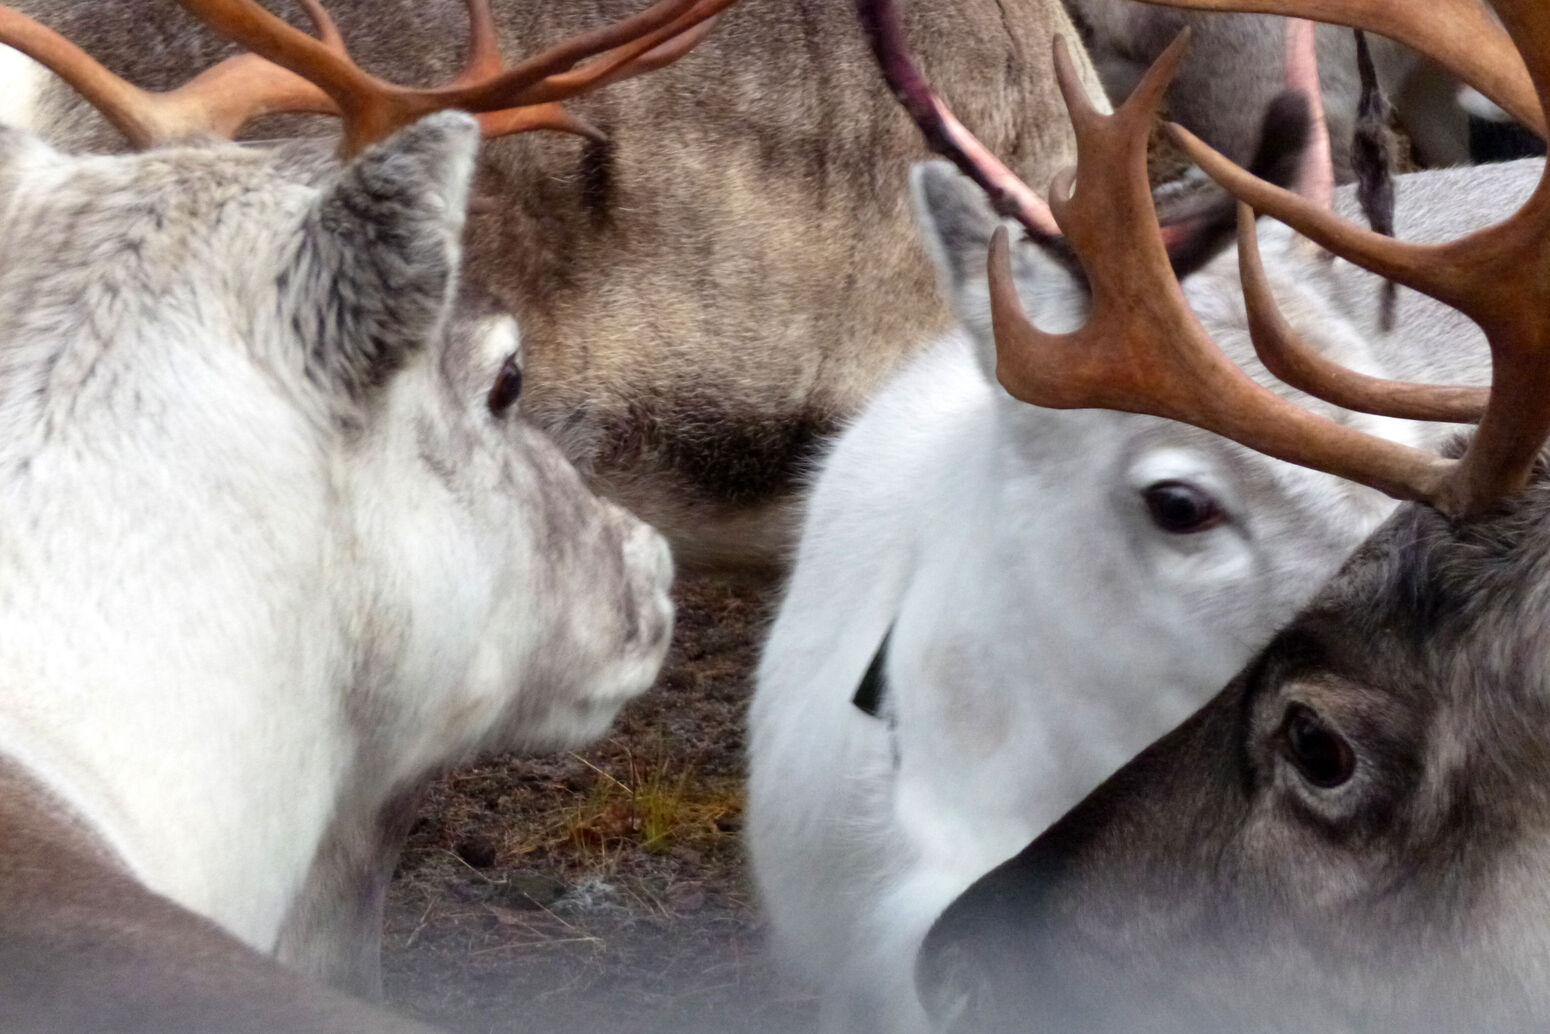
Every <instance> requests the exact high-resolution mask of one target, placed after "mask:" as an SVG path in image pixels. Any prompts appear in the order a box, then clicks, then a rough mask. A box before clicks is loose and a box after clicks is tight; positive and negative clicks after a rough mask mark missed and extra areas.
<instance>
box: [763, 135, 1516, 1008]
mask: <svg viewBox="0 0 1550 1034" xmlns="http://www.w3.org/2000/svg"><path fill="white" fill-rule="evenodd" d="M1539 168H1540V166H1539V165H1538V164H1537V163H1534V162H1528V163H1517V164H1514V165H1509V166H1502V167H1499V168H1496V169H1490V170H1479V169H1477V170H1467V171H1458V172H1452V171H1450V172H1436V173H1425V174H1416V175H1412V176H1408V177H1404V178H1402V179H1401V181H1400V184H1401V186H1400V193H1399V201H1400V208H1399V222H1400V228H1401V232H1402V233H1404V234H1405V235H1407V236H1408V237H1411V238H1412V239H1422V240H1437V239H1446V238H1451V237H1454V236H1457V235H1459V234H1460V233H1462V232H1465V231H1466V230H1468V229H1472V228H1476V227H1479V226H1482V225H1485V224H1486V223H1488V222H1489V221H1491V219H1492V217H1493V216H1495V215H1499V214H1500V213H1501V212H1503V211H1507V210H1510V206H1512V205H1513V204H1516V203H1517V202H1518V201H1520V200H1521V199H1522V197H1524V196H1526V194H1527V193H1528V191H1529V189H1530V188H1531V187H1532V185H1533V183H1534V180H1535V179H1536V177H1537V174H1538V169H1539ZM965 182H966V181H961V180H958V179H957V178H956V177H954V176H953V175H952V174H951V173H944V172H943V171H942V170H941V169H940V168H939V167H926V171H924V172H922V173H921V174H920V177H919V184H920V190H919V193H920V207H921V208H922V210H923V222H924V224H925V229H926V236H927V238H928V241H930V242H931V243H932V246H933V250H934V252H935V253H936V254H937V256H938V263H939V265H940V266H941V267H942V269H943V280H944V284H945V286H946V289H947V291H948V293H949V294H950V295H951V296H952V297H953V298H954V301H955V305H956V308H957V309H958V311H959V312H960V313H961V314H962V325H963V329H962V330H961V331H960V332H958V333H957V334H954V335H951V336H949V337H947V338H945V339H943V340H942V341H940V342H939V343H938V344H937V345H936V346H935V347H934V348H932V349H931V350H929V351H928V352H927V353H925V354H924V355H923V356H922V357H921V358H920V359H919V360H917V361H916V362H915V363H914V364H912V365H911V366H910V367H908V368H907V369H906V370H905V371H904V372H903V373H901V374H900V375H899V376H898V377H897V378H896V379H895V380H894V381H892V382H891V383H890V384H889V385H888V386H886V387H885V388H884V389H883V390H882V391H881V392H880V393H879V395H878V396H877V398H876V399H875V400H874V401H873V403H872V404H871V405H869V407H868V408H867V409H866V410H865V411H864V412H863V414H862V415H861V417H860V418H858V420H857V421H856V422H855V423H854V424H853V425H852V426H851V427H850V428H849V429H848V430H847V431H846V433H845V434H844V436H842V438H841V439H840V440H839V442H838V443H837V445H836V446H835V449H834V450H833V452H832V453H831V454H830V455H829V457H828V459H827V461H826V463H825V466H824V467H823V470H822V473H821V474H820V476H819V478H818V480H817V482H816V484H815V487H814V492H813V497H812V503H811V510H810V513H809V516H808V519H807V525H806V529H805V532H804V535H803V539H802V543H801V546H800V549H799V552H798V557H797V564H796V568H795V571H794V573H793V576H792V579H791V583H790V586H789V588H788V590H787V594H786V596H785V598H784V600H783V603H782V606H781V610H780V614H779V617H778V618H777V620H776V622H775V625H774V627H773V629H772V631H771V635H770V639H769V642H768V645H767V646H766V649H765V652H764V656H763V660H762V662H761V666H760V670H759V675H758V688H757V693H756V697H755V701H754V705H753V712H752V739H751V788H750V798H751V799H750V809H751V815H750V837H751V844H752V852H753V861H754V868H755V874H756V877H757V880H758V884H759V888H760V890H761V893H762V897H763V899H764V902H765V904H766V905H767V907H768V908H769V910H770V913H771V917H772V923H773V927H774V932H775V936H776V940H777V943H778V946H779V947H780V948H781V949H782V951H783V954H785V955H786V956H787V957H788V958H789V959H790V960H792V961H793V962H794V963H795V964H796V965H797V966H798V967H799V969H800V970H801V971H803V972H804V973H805V975H806V976H807V977H808V978H809V979H811V980H812V981H813V982H814V983H816V984H817V985H818V986H820V987H821V988H823V989H824V991H825V996H826V999H825V1005H826V1008H827V1010H828V1012H829V1016H828V1024H829V1027H830V1029H834V1030H842V1029H844V1030H861V1029H887V1030H918V1029H923V1027H924V1024H925V1017H924V1014H923V1013H922V1012H921V1011H920V1009H919V1006H918V1005H917V1004H916V1000H915V996H914V993H913V986H912V984H913V981H912V967H913V958H914V955H915V950H916V948H917V947H918V945H919V943H920V940H921V938H922V937H923V936H924V934H925V931H926V929H927V928H928V927H929V925H930V923H931V921H932V919H933V918H934V917H935V916H936V915H937V914H938V913H939V912H940V911H941V909H942V908H944V907H946V906H947V905H948V904H949V903H950V902H951V901H952V900H953V898H955V897H956V896H957V895H958V894H959V893H960V892H961V891H962V890H963V889H964V888H966V887H967V886H968V885H969V884H970V883H971V882H972V881H973V880H975V879H976V878H977V877H978V876H979V875H981V874H983V873H984V872H986V871H988V870H989V869H990V868H991V867H993V866H994V865H996V864H997V863H998V862H1000V861H1001V860H1003V859H1005V858H1007V857H1009V856H1010V854H1011V853H1013V852H1015V851H1017V850H1018V849H1019V848H1020V847H1021V846H1022V845H1024V844H1026V843H1027V841H1028V839H1029V838H1031V837H1032V836H1033V835H1035V834H1036V833H1037V832H1038V831H1039V830H1041V829H1043V828H1044V827H1045V826H1047V825H1048V824H1049V823H1051V822H1053V821H1054V820H1055V819H1057V818H1058V817H1059V816H1060V815H1061V814H1062V813H1063V812H1064V811H1065V810H1066V809H1067V808H1069V807H1070V806H1071V805H1072V804H1073V803H1074V802H1076V801H1078V800H1080V799H1081V797H1082V795H1083V794H1085V793H1086V792H1087V791H1088V790H1090V789H1091V788H1092V787H1093V786H1095V785H1097V784H1098V782H1100V781H1101V780H1102V779H1103V778H1104V777H1105V776H1106V775H1108V774H1109V773H1110V772H1112V771H1113V770H1114V769H1115V768H1116V767H1117V766H1119V765H1120V764H1122V763H1123V762H1124V761H1125V760H1126V759H1128V758H1129V757H1132V756H1133V755H1134V753H1135V752H1136V751H1137V750H1139V749H1140V748H1141V747H1142V746H1144V745H1145V744H1146V743H1148V742H1150V741H1151V740H1152V739H1154V738H1155V737H1156V736H1157V735H1159V734H1161V733H1162V732H1163V731H1165V730H1166V729H1168V728H1170V727H1172V725H1173V724H1175V723H1177V722H1178V721H1179V720H1180V719H1181V718H1182V717H1183V716H1184V715H1186V714H1188V713H1189V712H1190V711H1191V710H1192V709H1193V708H1195V707H1197V706H1198V705H1199V703H1200V702H1201V701H1202V700H1203V699H1205V698H1206V696H1207V695H1208V694H1209V693H1210V692H1211V690H1212V688H1213V687H1214V686H1219V685H1220V684H1221V681H1222V680H1223V679H1224V678H1226V677H1227V676H1228V675H1229V674H1230V673H1231V672H1232V671H1233V670H1234V669H1235V667H1236V666H1238V665H1239V664H1241V663H1242V662H1243V660H1244V659H1245V657H1247V656H1248V654H1249V651H1250V650H1251V649H1252V648H1253V646H1254V644H1255V643H1257V642H1262V641H1263V640H1264V638H1265V637H1267V636H1268V635H1269V634H1270V633H1271V632H1272V631H1273V630H1274V629H1275V628H1276V627H1278V626H1279V624H1280V623H1281V622H1282V621H1283V620H1285V619H1286V618H1287V617H1288V616H1289V615H1290V614H1292V613H1293V612H1294V611H1295V609H1296V608H1297V607H1298V606H1299V605H1300V604H1301V603H1302V602H1303V601H1304V600H1306V599H1307V597H1308V596H1309V594H1311V593H1312V592H1313V591H1314V590H1315V589H1316V587H1317V586H1318V583H1319V580H1320V579H1321V578H1323V577H1325V576H1327V575H1328V574H1329V573H1330V572H1331V571H1333V570H1334V569H1335V567H1336V566H1337V565H1338V564H1339V562H1340V561H1341V559H1342V558H1343V557H1344V556H1345V555H1346V554H1347V553H1348V552H1349V551H1350V550H1351V549H1352V548H1353V547H1354V546H1355V545H1356V544H1357V543H1358V542H1359V541H1360V540H1361V539H1362V537H1363V536H1364V535H1365V534H1366V533H1367V532H1368V531H1370V530H1371V529H1372V528H1373V527H1374V526H1375V524H1376V523H1377V522H1378V521H1379V520H1381V518H1382V517H1383V515H1384V514H1386V513H1387V512H1388V511H1389V509H1390V506H1391V504H1390V502H1389V501H1388V500H1386V499H1384V498H1383V497H1381V496H1379V495H1377V494H1376V493H1373V492H1371V491H1370V490H1366V489H1361V488H1356V487H1353V486H1351V485H1349V484H1347V483H1344V482H1341V481H1340V480H1338V479H1336V478H1332V477H1329V476H1327V475H1323V474H1317V473H1313V472H1310V471H1307V470H1304V469H1301V468H1298V467H1293V466H1291V465H1288V464H1283V463H1280V462H1277V461H1273V460H1269V459H1266V458H1264V457H1262V456H1260V455H1259V454H1257V453H1254V452H1251V451H1250V450H1247V449H1244V448H1242V447H1240V446H1237V445H1235V444H1233V443H1231V442H1228V441H1225V440H1224V439H1221V438H1218V437H1216V436H1214V435H1210V434H1208V433H1206V432H1203V431H1200V430H1198V429H1195V428H1191V427H1188V426H1185V425H1182V424H1176V423H1172V422H1167V421H1162V420H1158V419H1156V418H1153V417H1146V416H1136V415H1130V414H1120V413H1113V412H1107V411H1099V410H1075V411H1055V410H1041V409H1036V408H1033V407H1030V406H1028V405H1026V404H1024V403H1021V402H1018V401H1016V400H1014V399H1013V398H1011V397H1010V396H1009V395H1007V394H1006V393H1005V392H1004V391H1002V390H1001V389H1000V388H999V387H998V386H997V385H996V384H995V381H994V379H993V377H994V375H993V368H994V362H995V358H994V353H993V346H992V344H991V343H990V342H991V335H990V328H989V325H988V319H987V313H986V310H985V295H984V271H983V270H984V266H983V255H984V247H985V241H986V240H987V239H988V237H989V234H990V231H991V230H992V229H993V227H994V221H993V220H991V219H990V218H989V216H988V214H987V213H986V212H985V210H984V207H983V202H982V201H981V200H980V199H979V198H978V197H977V196H976V195H974V193H973V192H972V188H967V187H966V186H965ZM1341 206H1342V208H1343V209H1344V210H1349V209H1350V207H1351V198H1349V197H1348V196H1347V195H1345V194H1342V195H1341ZM1261 232H1262V235H1263V236H1264V238H1265V240H1266V242H1267V244H1266V251H1267V261H1268V262H1269V263H1270V264H1271V267H1272V276H1273V280H1274V283H1275V285H1276V287H1277V289H1278V294H1279V295H1280V297H1281V301H1282V303H1283V306H1284V307H1285V308H1286V310H1287V311H1288V312H1289V313H1290V314H1291V318H1292V319H1293V322H1295V323H1296V324H1298V325H1299V326H1301V327H1304V328H1310V333H1314V334H1317V335H1318V336H1317V337H1316V338H1315V340H1316V341H1317V342H1318V345H1319V347H1320V348H1321V349H1322V350H1323V351H1324V352H1325V354H1327V355H1330V356H1334V357H1338V358H1339V359H1340V360H1341V361H1343V362H1345V363H1347V364H1351V365H1354V366H1356V367H1357V368H1359V369H1364V370H1366V371H1368V372H1382V373H1384V374H1386V375H1388V376H1403V377H1409V378H1413V379H1418V380H1424V381H1456V380H1463V381H1465V382H1469V381H1478V380H1480V379H1481V378H1482V377H1483V376H1484V375H1485V373H1486V371H1487V369H1488V367H1487V360H1486V356H1485V353H1484V347H1483V341H1482V339H1481V338H1480V336H1479V334H1478V332H1475V331H1473V329H1472V327H1471V326H1470V325H1469V324H1468V322H1467V321H1465V320H1464V319H1463V318H1462V317H1459V316H1458V315H1457V314H1456V313H1453V312H1452V311H1451V310H1448V309H1446V308H1444V307H1442V306H1440V305H1437V304H1436V303H1433V302H1431V301H1430V300H1428V299H1425V298H1423V297H1421V296H1419V295H1414V294H1409V293H1405V294H1403V295H1402V296H1401V300H1400V305H1399V322H1398V326H1397V327H1396V329H1395V330H1394V331H1393V333H1391V334H1384V333H1383V332H1382V331H1381V330H1380V329H1379V328H1378V324H1377V319H1378V287H1377V281H1376V280H1375V279H1374V278H1372V277H1370V276H1368V275H1367V274H1365V273H1362V272H1360V271H1359V270H1356V269H1355V268H1354V267H1351V266H1349V265H1346V264H1344V263H1339V262H1334V263H1331V262H1328V261H1325V260H1324V259H1322V258H1319V257H1318V256H1317V255H1316V253H1315V252H1314V251H1313V250H1312V249H1310V248H1309V247H1308V245H1307V244H1306V242H1302V241H1299V240H1297V239H1295V238H1294V237H1293V236H1292V235H1291V234H1290V233H1289V232H1287V231H1285V229H1284V228H1281V227H1273V226H1270V225H1267V226H1265V227H1263V228H1262V231H1261ZM1018 262H1019V265H1018V267H1017V272H1018V280H1019V287H1020V290H1021V291H1022V293H1023V296H1024V297H1025V299H1027V304H1028V305H1029V308H1030V311H1032V312H1034V313H1035V314H1036V315H1037V318H1038V319H1039V321H1040V323H1041V325H1043V326H1045V327H1046V328H1047V329H1053V330H1059V329H1062V328H1067V329H1068V328H1070V327H1074V326H1076V325H1077V324H1079V323H1080V322H1081V321H1082V319H1083V318H1084V317H1085V309H1086V300H1085V294H1084V291H1083V289H1082V288H1081V287H1080V286H1079V285H1078V284H1077V283H1075V282H1074V280H1073V278H1072V277H1071V275H1070V274H1069V273H1067V272H1065V271H1064V269H1063V268H1062V267H1060V266H1058V265H1056V264H1055V263H1053V262H1050V261H1048V260H1047V259H1044V258H1042V257H1041V256H1040V255H1038V254H1037V253H1036V252H1035V251H1034V250H1033V249H1032V248H1031V246H1029V247H1025V248H1024V250H1023V251H1022V252H1020V253H1019V256H1018ZM1184 286H1185V291H1186V294H1187V296H1188V297H1189V299H1190V301H1191V304H1192V305H1193V307H1194V308H1195V310H1196V311H1197V312H1199V313H1200V314H1201V317H1202V319H1203V320H1204V322H1205V323H1206V324H1207V326H1208V327H1210V328H1211V329H1212V331H1213V335H1214V336H1215V337H1216V339H1217V340H1219V341H1221V342H1222V343H1223V346H1224V347H1225V348H1227V349H1228V351H1229V352H1230V353H1231V354H1232V355H1233V356H1234V358H1237V359H1246V358H1249V357H1251V356H1252V351H1251V349H1250V347H1249V343H1248V339H1247V334H1246V331H1245V329H1244V312H1243V304H1242V299H1241V292H1240V287H1239V283H1238V275H1237V268H1236V264H1235V256H1234V255H1233V254H1232V253H1231V252H1229V253H1227V254H1225V255H1222V256H1219V257H1218V258H1216V259H1215V260H1214V261H1213V262H1211V263H1210V264H1209V265H1208V266H1206V267H1205V268H1204V269H1202V270H1201V271H1200V272H1198V273H1195V274H1193V275H1192V276H1190V277H1189V278H1187V279H1186V280H1185V281H1184ZM1248 365H1249V368H1250V369H1252V370H1254V371H1255V375H1256V377H1258V378H1260V379H1261V380H1263V381H1264V382H1265V383H1267V384H1271V385H1274V384H1275V382H1274V381H1273V379H1271V378H1269V377H1268V375H1266V374H1265V373H1264V371H1263V370H1262V369H1260V368H1258V367H1257V366H1256V365H1255V364H1254V363H1253V362H1252V361H1251V362H1250V363H1249V364H1248ZM1278 390H1280V391H1287V390H1288V389H1286V388H1285V387H1284V386H1281V387H1279V388H1278ZM1342 419H1344V420H1348V421H1350V422H1351V423H1352V424H1353V425H1354V426H1358V427H1368V428H1371V429H1373V430H1374V431H1375V432H1376V433H1380V434H1383V435H1386V436H1388V437H1391V438H1394V439H1397V440H1401V441H1415V442H1422V441H1426V440H1432V439H1435V438H1436V437H1437V436H1438V435H1439V434H1446V433H1447V432H1446V431H1445V430H1439V428H1438V427H1436V426H1430V427H1428V426H1427V425H1417V424H1412V423H1407V422H1400V421H1387V420H1379V419H1376V418H1370V417H1352V416H1350V415H1345V416H1344V417H1342ZM1170 482H1173V483H1180V482H1182V483H1185V484H1187V485H1190V486H1192V487H1194V488H1196V489H1198V490H1200V491H1202V492H1204V493H1206V494H1207V495H1209V496H1210V497H1212V498H1213V499H1214V500H1215V501H1216V503H1217V505H1218V506H1219V508H1220V510H1221V516H1222V518H1223V519H1222V520H1220V521H1218V522H1217V523H1215V524H1214V525H1210V526H1206V527H1202V528H1201V529H1200V530H1197V531H1194V532H1193V533H1171V532H1169V531H1166V530H1164V529H1162V528H1160V527H1159V526H1158V525H1157V523H1156V521H1155V519H1154V517H1155V515H1152V514H1150V513H1149V511H1148V505H1147V503H1146V501H1145V498H1146V494H1147V493H1148V492H1149V491H1151V490H1152V489H1153V487H1154V486H1160V485H1166V484H1168V483H1170ZM885 636H888V645H887V647H886V650H885V651H883V652H882V654H881V659H882V673H883V678H882V685H883V687H884V691H883V701H884V706H883V714H882V716H881V717H880V718H874V717H870V716H868V715H867V714H864V713H862V712H861V711H860V710H858V709H857V708H856V707H855V706H853V704H852V697H853V696H854V695H855V694H856V692H857V688H858V686H859V685H860V684H861V682H862V679H863V675H864V673H865V672H866V671H867V668H868V665H869V663H870V662H871V661H872V660H873V658H874V657H875V656H878V650H879V646H880V644H882V642H883V639H884V637H885Z"/></svg>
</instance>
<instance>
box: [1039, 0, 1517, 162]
mask: <svg viewBox="0 0 1550 1034" xmlns="http://www.w3.org/2000/svg"><path fill="white" fill-rule="evenodd" d="M1066 8H1067V10H1068V11H1069V12H1070V14H1071V17H1072V20H1073V21H1075V22H1076V24H1077V26H1078V29H1079V30H1080V31H1081V34H1082V41H1083V43H1085V44H1086V45H1087V48H1088V52H1089V53H1090V54H1091V55H1092V59H1093V64H1094V66H1095V67H1096V68H1097V70H1098V74H1099V76H1100V77H1102V79H1103V85H1104V89H1106V90H1107V91H1108V93H1109V96H1110V98H1111V99H1113V100H1115V101H1116V102H1118V101H1121V100H1124V98H1125V97H1127V96H1129V94H1130V91H1131V90H1132V89H1134V88H1135V85H1136V83H1137V82H1139V81H1140V79H1141V75H1142V73H1143V72H1145V71H1146V69H1147V66H1149V65H1150V64H1151V63H1152V62H1153V61H1155V60H1157V56H1158V55H1159V54H1161V53H1162V51H1163V48H1164V47H1166V46H1167V45H1168V44H1169V43H1170V42H1172V41H1173V38H1174V37H1175V36H1177V35H1178V34H1179V32H1180V31H1181V30H1183V29H1184V28H1186V27H1188V28H1189V30H1190V32H1191V35H1192V37H1193V42H1192V46H1191V47H1190V51H1191V55H1192V56H1191V58H1190V62H1189V64H1188V66H1187V67H1186V68H1185V69H1184V70H1183V71H1182V72H1181V74H1180V75H1179V76H1178V77H1177V78H1176V79H1175V80H1174V81H1173V83H1172V85H1171V86H1170V87H1169V90H1168V117H1169V118H1170V119H1172V120H1173V121H1175V122H1178V123H1180V124H1181V125H1184V126H1187V127H1189V128H1190V129H1191V130H1193V131H1194V132H1195V133H1196V134H1197V135H1198V136H1199V137H1200V138H1201V139H1203V140H1205V141H1206V142H1208V143H1209V144H1211V145H1212V146H1213V147H1215V148H1216V149H1217V150H1219V151H1221V152H1222V153H1223V154H1225V155H1227V156H1229V157H1231V158H1232V159H1233V160H1234V161H1236V162H1239V163H1244V162H1247V161H1248V160H1249V157H1250V156H1251V155H1252V154H1253V153H1254V148H1255V147H1256V146H1257V145H1258V142H1259V130H1260V124H1259V115H1260V112H1262V111H1263V110H1264V109H1265V106H1266V105H1268V104H1269V103H1270V101H1271V100H1272V99H1273V98H1274V97H1275V96H1276V94H1278V93H1280V92H1281V91H1282V90H1283V89H1285V88H1286V78H1285V75H1284V66H1285V58H1286V42H1285V33H1284V25H1285V20H1284V19H1282V18H1279V17H1275V16H1271V15H1263V14H1240V13H1236V12H1217V11H1180V10H1173V9H1170V8H1166V7H1159V6H1154V5H1152V4H1149V3H1140V2H1137V0H1066ZM1371 43H1372V45H1373V58H1374V63H1375V66H1376V70H1377V73H1378V81H1379V83H1380V84H1381V85H1382V86H1383V88H1384V91H1385V93H1386V95H1387V96H1388V97H1389V99H1390V100H1391V102H1392V103H1393V104H1394V107H1395V114H1396V115H1397V117H1398V118H1399V121H1400V123H1401V124H1402V125H1403V126H1404V128H1405V132H1406V134H1407V136H1408V137H1409V139H1410V143H1411V153H1412V156H1413V157H1414V158H1415V159H1416V160H1417V161H1419V162H1421V163H1424V164H1426V165H1430V166H1438V167H1440V166H1447V165H1459V164H1464V163H1466V162H1468V161H1469V158H1470V150H1469V115H1468V113H1467V112H1466V111H1465V110H1464V109H1463V108H1462V107H1461V106H1460V104H1459V102H1458V96H1457V94H1458V88H1459V87H1458V81H1457V80H1456V79H1454V78H1453V77H1452V76H1450V75H1448V74H1447V73H1446V72H1444V71H1443V70H1442V69H1440V68H1438V67H1437V66H1436V65H1434V64H1432V63H1431V62H1430V61H1427V60H1426V59H1424V58H1422V57H1420V56H1419V55H1417V54H1416V53H1414V52H1413V51H1410V50H1407V49H1405V48H1404V47H1401V46H1399V45H1398V44H1395V43H1392V42H1390V41H1389V40H1385V39H1383V38H1382V37H1373V38H1372V39H1371ZM1318 65H1319V68H1318V72H1319V82H1320V85H1321V86H1322V87H1323V91H1324V110H1325V118H1326V121H1327V123H1328V125H1329V136H1330V145H1331V148H1332V150H1333V156H1334V162H1335V172H1336V175H1337V177H1338V178H1339V179H1340V180H1341V181H1342V182H1344V181H1346V180H1349V179H1351V177H1352V171H1351V139H1352V131H1353V130H1354V129H1355V127H1356V109H1357V103H1358V101H1359V100H1360V99H1361V80H1360V77H1359V76H1358V74H1357V63H1356V42H1355V38H1354V36H1353V34H1352V32H1351V30H1350V29H1347V28H1345V27H1343V26H1338V25H1320V26H1319V27H1318ZM1487 103H1488V102H1487Z"/></svg>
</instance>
